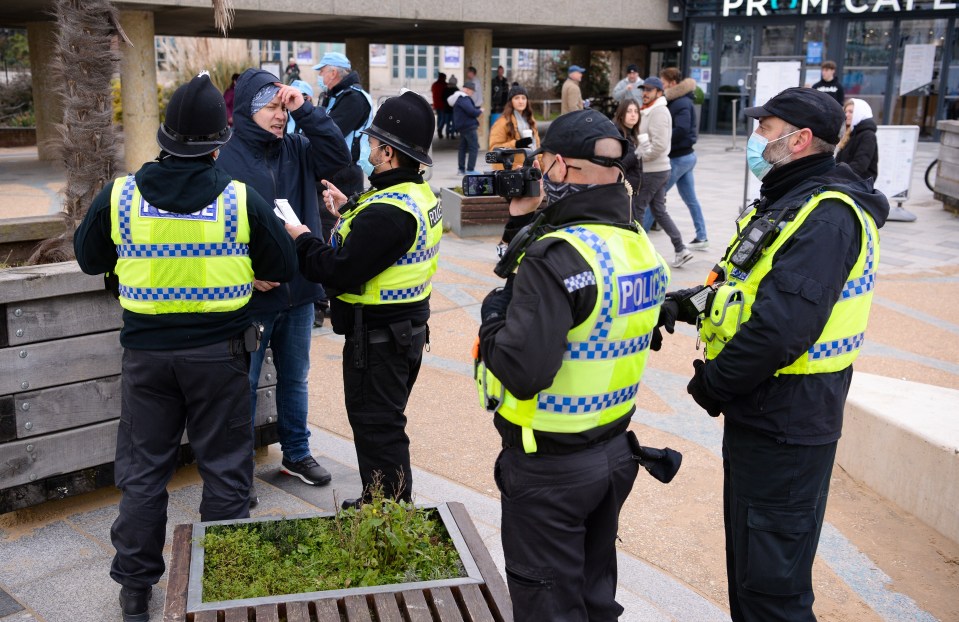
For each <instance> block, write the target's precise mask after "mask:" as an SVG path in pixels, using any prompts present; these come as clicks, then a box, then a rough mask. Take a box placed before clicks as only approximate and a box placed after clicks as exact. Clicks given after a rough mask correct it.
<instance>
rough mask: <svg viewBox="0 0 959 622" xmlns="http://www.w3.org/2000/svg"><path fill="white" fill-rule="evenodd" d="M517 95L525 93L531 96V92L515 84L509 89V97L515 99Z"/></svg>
mask: <svg viewBox="0 0 959 622" xmlns="http://www.w3.org/2000/svg"><path fill="white" fill-rule="evenodd" d="M517 95H525V96H526V97H529V93H527V92H526V89H525V88H523V87H522V86H520V85H519V84H514V85H513V86H511V87H510V89H509V97H508V98H507V99H513V98H514V97H516V96H517Z"/></svg>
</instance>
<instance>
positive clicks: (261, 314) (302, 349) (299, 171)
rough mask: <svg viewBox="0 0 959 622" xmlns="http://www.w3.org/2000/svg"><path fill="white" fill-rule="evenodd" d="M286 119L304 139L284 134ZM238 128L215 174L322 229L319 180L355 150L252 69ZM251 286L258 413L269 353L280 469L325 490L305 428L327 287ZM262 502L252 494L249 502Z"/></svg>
mask: <svg viewBox="0 0 959 622" xmlns="http://www.w3.org/2000/svg"><path fill="white" fill-rule="evenodd" d="M288 116H292V117H293V120H294V121H295V122H296V126H297V128H298V129H299V130H300V131H299V132H298V133H296V134H287V133H286V123H287V118H288ZM233 123H234V126H233V132H234V134H235V137H234V139H233V140H231V141H230V142H229V143H227V144H226V145H225V146H224V148H223V149H222V151H221V153H220V158H219V159H218V160H217V161H216V166H217V168H218V169H221V170H223V171H226V172H227V173H228V174H229V175H230V176H232V177H233V178H234V179H238V180H240V181H243V182H245V183H246V184H248V185H250V186H252V187H253V188H255V189H256V191H257V192H259V193H260V194H261V195H262V196H263V197H264V198H265V199H266V200H267V201H268V202H270V203H273V202H274V201H275V200H276V199H286V200H287V201H289V203H290V206H291V207H292V208H293V211H294V212H295V213H296V215H297V218H299V219H300V222H302V223H304V224H306V225H307V226H309V227H310V228H311V229H314V230H316V231H319V230H320V214H319V206H318V202H317V192H316V180H318V179H324V178H326V179H328V178H330V177H331V176H333V175H335V174H336V173H337V172H338V171H340V170H341V169H342V168H344V167H346V166H349V164H350V152H349V150H347V148H346V143H345V142H344V140H343V134H342V133H340V130H339V129H338V128H337V127H336V124H335V123H333V120H332V119H330V117H329V116H327V114H326V112H325V111H324V110H323V109H322V108H316V107H314V106H313V104H312V103H311V102H310V101H309V100H307V99H304V97H303V93H301V92H300V90H299V89H297V88H295V87H292V86H288V85H283V84H280V83H279V82H277V79H276V76H274V75H272V74H270V73H269V72H267V71H262V70H260V69H247V70H246V71H245V72H244V73H243V74H242V75H241V76H240V78H239V79H238V80H237V82H236V96H235V104H234V110H233ZM257 276H258V275H257ZM253 287H254V290H255V291H254V292H253V299H252V301H251V302H250V309H251V312H252V315H253V317H254V318H255V319H256V320H257V321H258V322H260V323H261V324H262V325H263V326H264V331H263V338H262V341H261V343H260V348H259V350H258V351H257V352H255V353H254V354H253V357H252V361H251V364H250V388H251V392H252V401H253V408H252V412H253V413H254V414H255V413H256V398H257V395H256V387H257V384H258V382H259V377H260V369H261V368H262V366H263V358H264V355H265V353H266V348H267V347H270V348H271V349H272V351H273V362H274V364H275V365H276V376H277V377H276V410H277V418H278V421H277V430H278V433H279V436H280V446H281V448H282V450H283V462H282V464H283V466H282V469H281V470H282V472H283V473H286V474H287V475H291V476H295V477H298V478H300V479H301V480H303V481H304V482H306V483H307V484H311V485H314V486H322V485H324V484H327V483H329V481H330V479H331V477H330V474H329V472H328V471H327V470H326V469H324V468H323V467H322V466H320V465H319V464H317V462H316V460H315V459H314V458H313V456H312V455H311V454H310V445H309V438H310V432H309V430H308V429H307V426H306V421H307V409H308V406H309V396H308V394H307V384H306V383H307V376H308V374H309V370H310V334H311V331H312V329H313V319H314V314H313V303H314V302H316V301H317V300H320V299H321V298H322V297H323V293H322V289H321V287H320V285H319V284H317V283H311V282H309V281H307V280H306V279H304V278H303V277H302V276H300V275H299V274H297V275H296V277H294V279H293V280H292V281H291V282H289V283H282V284H281V283H278V282H275V281H267V280H260V279H256V280H255V281H254V283H253ZM256 501H257V499H256V496H255V495H254V494H253V493H251V503H253V504H255V503H256Z"/></svg>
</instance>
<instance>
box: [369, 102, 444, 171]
mask: <svg viewBox="0 0 959 622" xmlns="http://www.w3.org/2000/svg"><path fill="white" fill-rule="evenodd" d="M435 130H436V117H435V116H434V114H433V106H431V105H430V104H429V102H427V101H426V100H425V99H423V97H422V96H420V95H417V94H416V93H414V92H413V91H406V92H405V93H403V94H402V95H400V96H398V97H391V98H389V99H388V100H386V101H385V102H383V105H382V106H380V109H379V110H377V111H376V116H375V117H373V122H372V123H371V124H370V126H369V127H368V128H366V129H365V130H363V133H365V134H368V135H370V136H372V137H374V138H376V139H377V140H379V141H380V142H382V143H385V144H387V145H389V146H391V147H395V148H396V149H398V150H399V151H401V152H403V153H405V154H406V155H408V156H410V157H411V158H413V159H414V160H416V161H417V162H420V163H422V164H425V165H427V166H433V159H432V158H431V157H430V153H429V152H430V144H431V143H432V142H433V132H434V131H435Z"/></svg>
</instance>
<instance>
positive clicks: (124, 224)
mask: <svg viewBox="0 0 959 622" xmlns="http://www.w3.org/2000/svg"><path fill="white" fill-rule="evenodd" d="M136 187H137V182H136V179H135V178H134V177H133V175H127V178H126V179H124V180H123V187H122V188H121V189H120V209H119V212H120V222H119V227H120V240H122V241H123V243H124V244H130V243H132V242H133V234H132V233H130V212H131V211H133V192H134V190H136Z"/></svg>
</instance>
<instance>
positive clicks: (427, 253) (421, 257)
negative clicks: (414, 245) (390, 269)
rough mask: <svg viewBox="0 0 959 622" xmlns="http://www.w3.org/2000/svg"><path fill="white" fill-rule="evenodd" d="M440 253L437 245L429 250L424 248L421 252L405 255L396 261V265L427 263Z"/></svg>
mask: <svg viewBox="0 0 959 622" xmlns="http://www.w3.org/2000/svg"><path fill="white" fill-rule="evenodd" d="M438 252H440V245H439V243H437V244H436V246H432V247H430V248H425V249H423V250H418V251H413V252H412V253H406V254H405V255H403V256H402V257H400V258H399V259H397V260H396V265H398V266H404V265H407V264H411V263H420V262H423V261H429V260H430V259H432V258H433V257H435V256H436V253H438Z"/></svg>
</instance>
